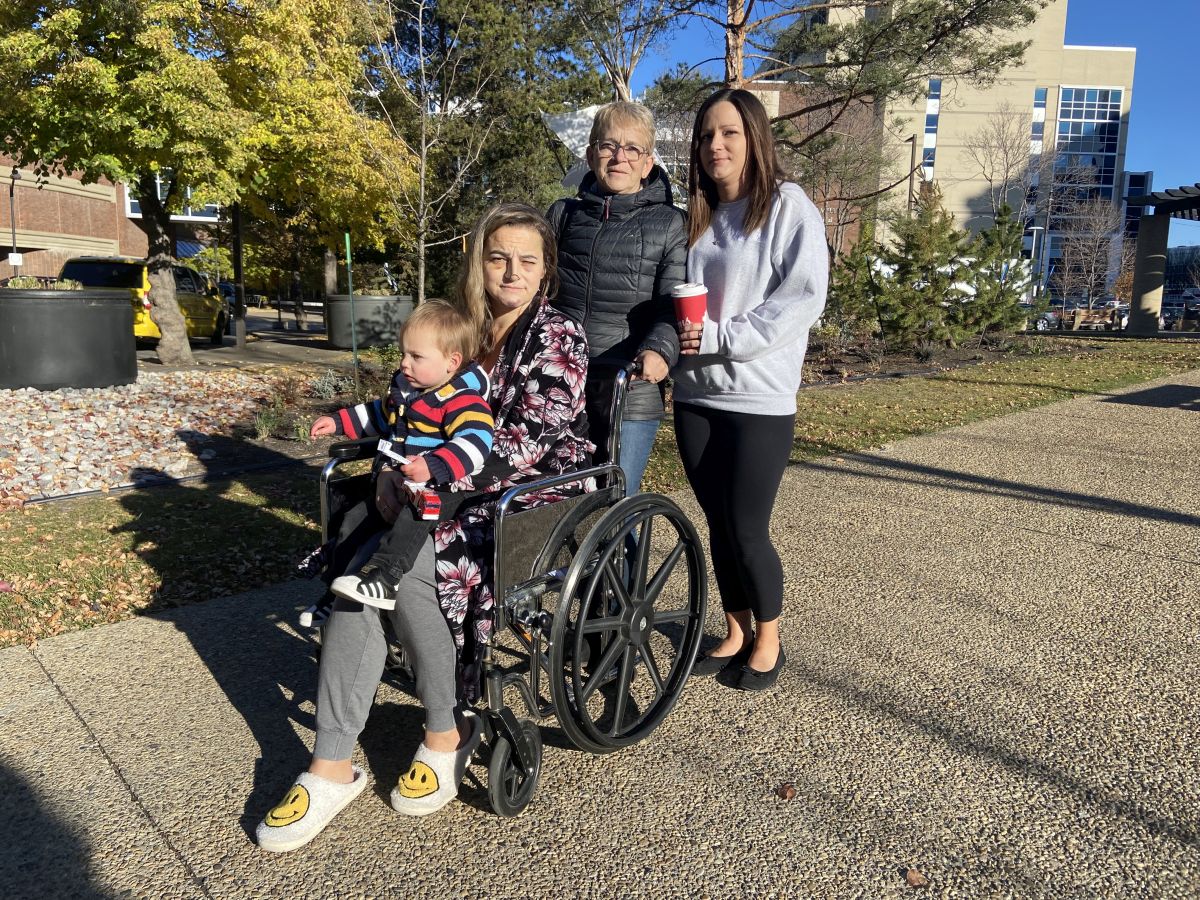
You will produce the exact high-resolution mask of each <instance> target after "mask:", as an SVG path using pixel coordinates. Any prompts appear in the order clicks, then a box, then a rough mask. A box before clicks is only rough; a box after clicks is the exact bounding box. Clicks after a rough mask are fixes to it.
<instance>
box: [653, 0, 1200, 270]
mask: <svg viewBox="0 0 1200 900" xmlns="http://www.w3.org/2000/svg"><path fill="white" fill-rule="evenodd" d="M1058 2H1064V0H1058ZM1069 2H1070V5H1069V6H1068V7H1067V37H1066V42H1067V43H1068V44H1093V45H1099V46H1113V47H1136V48H1137V51H1138V54H1137V68H1136V70H1135V71H1134V79H1133V109H1132V111H1131V113H1130V122H1129V144H1128V155H1127V158H1126V167H1127V168H1128V169H1130V170H1132V171H1144V170H1146V169H1149V170H1152V171H1153V172H1154V187H1155V189H1157V190H1162V189H1164V188H1169V187H1170V188H1173V187H1179V186H1180V185H1182V184H1195V183H1196V182H1200V116H1197V115H1196V114H1195V113H1194V111H1193V110H1194V107H1193V106H1192V104H1193V103H1195V102H1196V100H1195V96H1194V91H1195V85H1196V84H1198V83H1200V60H1198V58H1197V56H1200V54H1197V56H1193V55H1192V54H1191V53H1189V52H1188V51H1187V50H1186V49H1182V50H1181V45H1180V43H1179V41H1180V40H1181V39H1185V40H1194V38H1195V36H1196V35H1197V33H1200V0H1142V2H1140V3H1130V2H1129V0H1069ZM723 52H724V51H723V48H722V45H721V43H720V36H719V35H718V36H715V37H714V36H711V35H709V34H707V33H705V31H704V29H703V28H702V27H700V26H697V25H693V26H691V27H689V28H688V29H687V30H686V31H685V32H684V33H682V34H678V35H675V36H674V40H672V41H671V46H670V48H669V49H667V50H666V52H665V53H663V54H660V55H656V56H651V57H648V58H647V59H645V60H644V61H643V62H642V64H641V66H639V68H638V70H637V72H636V73H635V76H634V79H633V82H634V83H633V89H634V91H635V92H638V93H640V92H641V91H642V90H644V89H645V88H646V86H648V85H649V84H650V82H652V81H653V80H654V79H655V77H657V75H658V74H659V73H660V72H662V71H663V70H664V69H666V68H668V67H670V66H671V65H672V64H674V62H675V61H677V60H685V61H687V62H688V63H691V64H695V63H697V62H699V61H700V60H702V59H704V58H706V57H717V58H718V61H717V62H715V63H711V64H710V65H709V66H706V67H705V68H704V71H706V72H709V73H711V74H713V76H714V77H720V73H721V71H722V65H721V63H720V61H719V58H720V57H721V56H722V54H723ZM1171 244H1172V245H1173V246H1175V245H1179V244H1200V222H1182V221H1178V220H1176V221H1173V222H1172V223H1171Z"/></svg>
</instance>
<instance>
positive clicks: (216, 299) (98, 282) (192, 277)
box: [58, 256, 229, 344]
mask: <svg viewBox="0 0 1200 900" xmlns="http://www.w3.org/2000/svg"><path fill="white" fill-rule="evenodd" d="M173 270H174V274H175V299H176V301H177V302H178V303H179V310H180V312H182V313H183V319H184V322H185V323H186V324H187V334H188V337H189V338H208V339H209V340H210V341H212V343H214V344H220V343H221V342H222V339H223V338H224V335H225V323H226V322H227V321H229V311H228V310H227V309H226V308H225V301H224V300H222V299H221V296H220V294H219V293H218V291H217V289H216V288H215V287H214V286H213V285H212V284H210V283H209V281H208V279H207V278H205V277H204V276H203V275H201V274H200V273H199V272H197V271H196V270H195V269H193V268H191V267H190V266H182V265H176V266H173ZM58 277H59V278H72V279H74V280H75V281H78V282H80V283H81V284H83V285H84V287H106V288H127V289H128V290H129V293H130V297H131V300H132V303H133V334H134V336H135V337H137V338H139V339H144V340H158V339H159V338H161V337H162V332H160V331H159V330H158V326H157V325H155V324H154V320H153V319H151V318H150V277H149V272H148V270H147V268H146V261H145V260H144V259H134V258H132V257H127V256H77V257H75V258H74V259H69V260H67V262H66V263H65V264H64V265H63V267H62V271H61V272H60V273H59V276H58Z"/></svg>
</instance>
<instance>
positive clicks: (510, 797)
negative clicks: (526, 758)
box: [488, 719, 542, 818]
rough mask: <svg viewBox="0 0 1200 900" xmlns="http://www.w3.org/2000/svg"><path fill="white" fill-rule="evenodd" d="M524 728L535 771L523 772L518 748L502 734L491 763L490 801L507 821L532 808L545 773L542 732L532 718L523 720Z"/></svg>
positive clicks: (489, 770)
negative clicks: (531, 803) (539, 779)
mask: <svg viewBox="0 0 1200 900" xmlns="http://www.w3.org/2000/svg"><path fill="white" fill-rule="evenodd" d="M520 725H521V732H522V734H524V736H525V740H526V741H528V743H529V749H530V751H531V754H530V755H531V756H532V759H533V766H532V767H531V769H530V770H529V771H525V770H524V769H522V767H521V764H520V762H519V761H518V759H517V753H516V749H515V748H514V747H513V745H512V744H511V743H510V742H509V739H508V738H507V737H505V736H504V735H502V734H498V735H496V738H495V740H494V741H493V743H492V760H491V762H490V763H489V764H488V800H489V801H490V802H491V804H492V809H494V810H495V811H496V814H497V815H500V816H504V817H505V818H512V817H513V816H516V815H520V813H521V811H522V810H524V809H525V807H526V806H528V805H529V801H530V800H532V799H533V793H534V791H536V790H537V783H538V777H539V776H540V775H541V774H542V732H541V730H540V729H539V728H538V727H537V724H536V723H535V722H532V721H531V720H529V719H522V720H521V722H520Z"/></svg>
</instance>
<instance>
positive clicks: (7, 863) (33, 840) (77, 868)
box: [0, 763, 114, 900]
mask: <svg viewBox="0 0 1200 900" xmlns="http://www.w3.org/2000/svg"><path fill="white" fill-rule="evenodd" d="M0 809H3V811H4V812H3V817H4V831H5V835H6V836H5V840H4V841H3V842H2V843H0V886H2V887H0V890H3V893H4V896H5V897H7V898H9V900H20V898H26V897H28V898H38V900H41V898H43V897H79V898H83V897H88V898H91V897H95V898H101V897H110V896H114V895H113V894H111V893H110V892H107V891H104V890H102V889H100V888H99V887H97V886H96V885H95V884H94V883H93V881H92V876H91V873H90V862H89V853H88V850H87V848H85V847H84V846H82V845H81V844H80V842H79V840H78V839H77V838H76V836H75V832H73V831H72V829H70V828H69V827H68V826H67V825H66V823H64V822H61V821H59V820H58V818H57V817H55V816H54V815H52V814H51V813H49V812H48V811H47V810H45V809H44V808H43V807H42V804H41V803H40V802H39V801H38V797H37V792H36V791H34V790H33V789H32V788H31V787H30V786H29V785H28V784H26V783H25V781H24V780H23V779H22V778H21V777H20V776H19V775H18V774H17V773H16V772H14V771H13V770H12V769H10V768H9V767H8V766H6V765H4V764H3V763H0Z"/></svg>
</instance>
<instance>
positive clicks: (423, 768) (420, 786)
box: [396, 762, 438, 800]
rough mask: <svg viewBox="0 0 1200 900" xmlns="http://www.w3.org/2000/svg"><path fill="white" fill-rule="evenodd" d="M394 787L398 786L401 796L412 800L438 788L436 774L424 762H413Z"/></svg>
mask: <svg viewBox="0 0 1200 900" xmlns="http://www.w3.org/2000/svg"><path fill="white" fill-rule="evenodd" d="M396 787H397V788H399V790H400V796H401V797H408V798H410V799H412V800H416V799H418V798H419V797H428V796H429V795H430V794H432V793H434V792H436V791H437V789H438V780H437V775H436V774H435V773H434V771H433V769H431V768H429V766H427V765H425V763H423V762H414V763H413V764H412V768H411V769H409V770H408V771H407V772H406V773H405V774H404V777H403V778H401V779H400V783H399V784H397V785H396Z"/></svg>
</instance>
